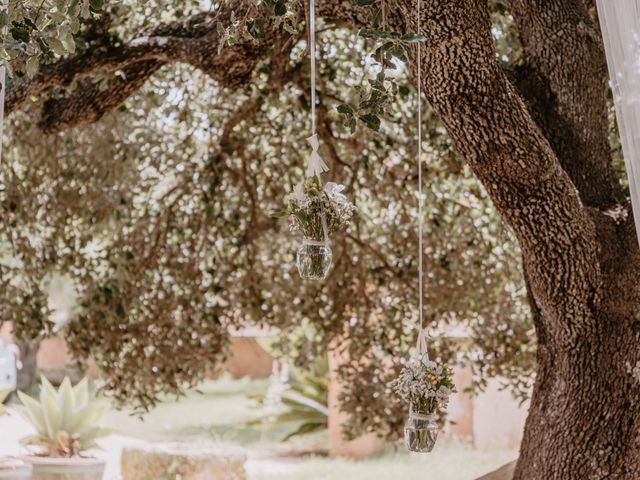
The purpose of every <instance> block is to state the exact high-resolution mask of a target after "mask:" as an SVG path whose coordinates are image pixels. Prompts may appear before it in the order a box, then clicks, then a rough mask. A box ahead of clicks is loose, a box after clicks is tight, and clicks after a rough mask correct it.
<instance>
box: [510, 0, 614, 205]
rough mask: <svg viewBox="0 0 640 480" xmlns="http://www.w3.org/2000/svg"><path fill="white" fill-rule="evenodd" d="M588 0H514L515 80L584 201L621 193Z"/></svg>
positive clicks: (606, 201) (609, 199)
mask: <svg viewBox="0 0 640 480" xmlns="http://www.w3.org/2000/svg"><path fill="white" fill-rule="evenodd" d="M585 3H587V2H585V1H584V0H553V1H549V2H544V3H541V2H539V1H535V0H511V2H510V7H511V11H512V13H513V15H514V18H515V21H516V24H517V27H518V31H519V33H520V38H521V41H522V45H523V49H524V58H525V65H524V66H523V67H522V68H521V69H520V71H519V72H518V77H519V78H518V82H517V85H518V87H519V90H520V92H521V94H522V95H523V96H524V98H525V99H526V100H527V102H528V103H529V106H530V110H531V112H532V115H533V116H534V118H535V120H536V122H537V123H538V125H540V127H541V128H542V131H543V133H544V135H545V137H546V138H547V139H548V140H549V142H550V144H551V147H552V148H553V150H554V152H555V153H556V154H557V155H558V158H559V159H560V162H561V164H562V167H563V168H564V170H565V171H566V172H567V174H568V175H569V177H570V178H571V180H572V182H573V183H574V184H575V186H576V188H577V189H578V191H579V192H580V197H581V199H582V201H583V202H584V203H585V205H588V206H594V207H599V208H606V207H609V206H611V205H612V204H615V203H620V202H622V201H623V194H622V189H621V187H620V184H619V182H618V179H617V178H616V174H615V171H614V169H613V167H612V164H611V154H610V148H609V143H608V121H607V114H606V112H607V97H606V91H607V80H608V72H607V65H606V60H605V56H604V50H603V47H602V39H601V36H600V34H599V31H598V28H597V26H596V25H595V24H594V22H593V20H592V18H591V16H590V14H589V10H588V8H587V7H586V5H585Z"/></svg>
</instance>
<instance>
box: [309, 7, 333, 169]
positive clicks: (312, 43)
mask: <svg viewBox="0 0 640 480" xmlns="http://www.w3.org/2000/svg"><path fill="white" fill-rule="evenodd" d="M309 55H310V62H311V136H310V137H309V138H307V142H309V145H311V156H310V157H309V162H308V164H307V178H312V177H314V176H316V177H318V178H320V175H321V174H322V173H325V172H328V171H329V167H328V166H327V164H326V163H324V161H323V160H322V158H321V157H320V154H319V153H318V147H319V146H320V144H319V142H318V135H317V134H316V5H315V0H309Z"/></svg>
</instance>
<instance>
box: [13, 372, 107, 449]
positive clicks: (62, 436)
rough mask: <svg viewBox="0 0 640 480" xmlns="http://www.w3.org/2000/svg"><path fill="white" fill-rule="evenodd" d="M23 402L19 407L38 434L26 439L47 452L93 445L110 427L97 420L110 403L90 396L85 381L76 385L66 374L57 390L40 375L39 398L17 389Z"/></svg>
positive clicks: (84, 447) (91, 446)
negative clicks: (101, 425)
mask: <svg viewBox="0 0 640 480" xmlns="http://www.w3.org/2000/svg"><path fill="white" fill-rule="evenodd" d="M18 396H19V398H20V400H21V401H22V406H19V407H18V411H19V412H20V413H21V414H22V416H23V417H24V418H25V419H26V420H28V421H29V422H30V423H31V424H32V425H33V426H34V427H35V429H36V430H37V432H38V435H37V436H34V437H30V438H27V439H25V441H26V443H28V444H30V445H37V446H39V447H41V448H43V449H44V453H45V454H47V455H50V456H60V457H72V456H74V455H77V454H79V453H80V452H81V451H83V450H87V449H89V448H93V447H95V446H96V440H97V439H98V438H100V437H103V436H105V435H108V434H109V433H110V431H109V430H106V429H103V428H100V427H99V426H98V423H99V422H100V421H101V420H102V418H103V417H104V415H105V414H106V413H107V411H108V410H109V403H108V402H106V401H104V400H98V399H96V398H94V397H92V396H91V394H90V390H89V385H88V381H87V380H86V379H84V380H82V381H81V382H80V383H78V385H76V386H75V387H74V386H72V385H71V381H70V380H69V379H68V378H65V379H64V381H63V382H62V384H61V385H60V388H59V389H58V390H56V389H55V388H54V387H53V386H52V385H51V383H49V381H48V380H46V379H45V378H44V377H43V378H42V385H41V389H40V398H39V400H40V401H37V400H35V399H33V398H31V397H30V396H28V395H26V394H25V393H23V392H18Z"/></svg>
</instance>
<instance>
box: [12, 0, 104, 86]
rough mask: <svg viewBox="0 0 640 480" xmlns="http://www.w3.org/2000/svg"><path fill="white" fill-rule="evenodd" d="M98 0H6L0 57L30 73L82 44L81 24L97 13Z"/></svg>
mask: <svg viewBox="0 0 640 480" xmlns="http://www.w3.org/2000/svg"><path fill="white" fill-rule="evenodd" d="M102 9H103V1H102V0H44V1H42V2H30V1H24V0H10V1H9V5H8V11H7V12H3V13H2V14H0V32H3V33H1V34H0V59H5V60H12V62H11V63H10V66H11V67H12V68H13V69H17V70H19V71H22V72H24V73H26V74H27V75H29V76H33V75H35V74H36V72H37V71H38V66H39V64H40V63H43V62H44V63H46V62H50V61H52V60H54V59H55V58H59V57H62V56H65V55H67V54H69V53H74V52H75V51H76V49H77V48H78V46H80V47H82V46H84V40H83V39H82V36H81V30H82V28H83V24H85V25H86V24H87V22H89V21H90V20H92V19H94V18H96V17H97V16H99V15H100V13H101V12H102Z"/></svg>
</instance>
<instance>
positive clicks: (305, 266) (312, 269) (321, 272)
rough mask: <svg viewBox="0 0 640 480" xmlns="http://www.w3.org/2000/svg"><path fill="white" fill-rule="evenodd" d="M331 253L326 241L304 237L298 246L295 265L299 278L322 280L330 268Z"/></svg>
mask: <svg viewBox="0 0 640 480" xmlns="http://www.w3.org/2000/svg"><path fill="white" fill-rule="evenodd" d="M332 258H333V255H332V252H331V247H330V246H329V242H327V241H319V240H314V239H311V238H305V239H304V240H303V242H302V245H300V246H299V247H298V255H297V257H296V265H297V266H298V273H299V274H300V277H301V278H304V279H305V280H324V279H325V278H327V275H328V274H329V270H331V261H332Z"/></svg>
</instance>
